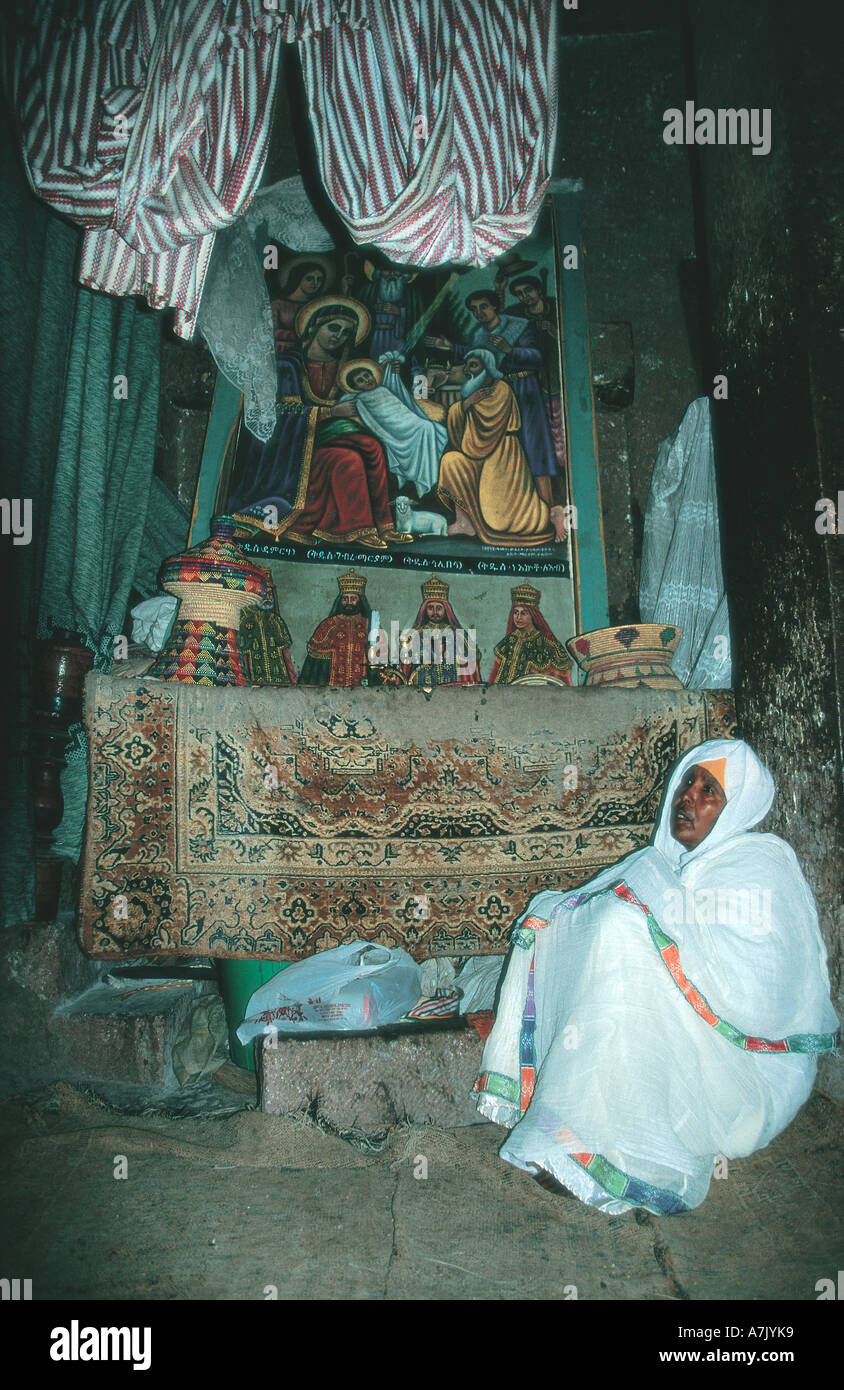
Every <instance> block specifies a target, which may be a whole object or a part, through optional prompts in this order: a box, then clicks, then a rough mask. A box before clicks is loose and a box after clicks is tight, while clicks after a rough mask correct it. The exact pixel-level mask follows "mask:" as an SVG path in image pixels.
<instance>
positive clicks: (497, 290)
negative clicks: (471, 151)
mask: <svg viewBox="0 0 844 1390" xmlns="http://www.w3.org/2000/svg"><path fill="white" fill-rule="evenodd" d="M557 243H558V235H557V229H556V226H555V208H554V203H553V200H552V199H549V200H548V201H547V203H546V205H545V207H544V209H543V211H542V213H541V215H540V218H539V220H538V223H537V226H536V230H535V232H534V234H533V235H532V236H530V237H528V238H527V239H526V240H525V241H523V242H521V243H520V244H519V247H518V249H517V250H516V251H511V252H509V253H508V254H507V255H505V256H502V257H501V258H500V260H498V261H497V262H493V263H492V264H491V265H488V266H485V267H482V268H465V267H459V268H452V267H448V266H446V267H443V268H440V269H437V270H425V271H416V270H414V269H413V268H410V267H406V266H395V265H391V264H389V263H388V262H386V261H384V260H381V261H379V260H378V259H377V253H375V252H372V253H370V252H368V251H367V250H366V249H365V248H357V247H353V246H352V245H351V244H349V245H348V246H345V247H337V249H336V251H335V252H334V253H330V252H329V253H320V254H314V255H308V254H301V253H300V254H296V255H294V254H292V253H290V252H288V251H287V250H286V249H285V248H284V247H283V246H279V245H275V246H274V247H273V248H271V249H272V250H273V252H274V254H272V255H270V256H269V257H268V256H267V255H266V250H267V248H266V247H263V248H261V249H262V252H263V253H264V255H263V260H264V264H265V265H266V264H267V262H268V261H269V262H270V265H269V268H268V269H266V271H265V275H266V279H267V288H268V291H269V296H270V303H271V308H272V317H273V333H274V342H275V352H276V369H277V400H276V411H277V420H276V427H275V430H274V432H273V434H272V436H271V437H270V439H269V440H267V441H266V442H263V441H261V440H260V439H258V438H256V437H255V436H253V435H252V434H251V433H250V432H249V431H248V430H247V429H246V426H245V424H244V423H243V421H242V418H240V417H239V418H238V421H237V423H236V425H235V427H234V428H233V429H232V430H231V431H230V432H229V435H228V442H227V447H226V450H225V458H224V459H223V463H222V468H221V469H220V473H219V481H218V486H217V490H216V497H215V510H216V511H217V512H220V513H227V514H229V515H231V516H233V517H235V518H236V521H237V535H238V540H239V542H240V543H241V544H242V545H244V546H245V548H246V549H247V550H248V552H249V553H251V554H255V555H258V556H264V557H266V558H272V557H274V558H277V559H284V560H288V561H290V560H292V561H296V562H298V561H302V562H305V563H324V564H338V563H348V562H349V561H351V562H352V563H355V562H357V563H358V564H364V565H372V564H378V565H383V566H389V567H391V568H394V569H407V568H410V569H416V570H420V569H427V570H442V571H448V572H452V573H455V574H459V573H478V574H485V573H486V574H497V575H506V576H508V577H510V576H520V575H542V574H545V575H549V576H555V577H558V578H562V579H568V580H569V581H571V576H572V556H571V544H572V536H571V533H572V529H573V525H574V524H576V509H575V508H574V507H573V506H572V496H571V482H570V469H569V459H568V451H567V440H566V404H565V384H564V371H563V354H562V353H561V333H562V323H561V303H560V293H559V288H558V278H559V275H560V274H561V270H560V267H559V255H558V252H557V249H556V248H557Z"/></svg>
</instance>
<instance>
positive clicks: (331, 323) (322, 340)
mask: <svg viewBox="0 0 844 1390" xmlns="http://www.w3.org/2000/svg"><path fill="white" fill-rule="evenodd" d="M354 331H355V325H354V324H353V323H352V321H351V319H344V318H339V317H338V318H332V319H326V321H325V323H321V324H320V326H319V328H318V329H317V331H316V333H315V334H314V340H315V341H316V342H317V343H319V345H320V347H321V348H324V349H325V351H326V352H334V351H336V349H337V348H338V347H342V346H343V344H344V343H347V342H348V341H349V339H350V338H351V336H352V334H353V333H354Z"/></svg>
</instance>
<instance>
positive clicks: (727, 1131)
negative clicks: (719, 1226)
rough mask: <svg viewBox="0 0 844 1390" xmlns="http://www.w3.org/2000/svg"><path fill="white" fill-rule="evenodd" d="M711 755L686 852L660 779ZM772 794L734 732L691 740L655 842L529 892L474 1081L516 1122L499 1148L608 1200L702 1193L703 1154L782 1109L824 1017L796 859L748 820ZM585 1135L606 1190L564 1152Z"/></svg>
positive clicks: (824, 1045) (759, 1129)
mask: <svg viewBox="0 0 844 1390" xmlns="http://www.w3.org/2000/svg"><path fill="white" fill-rule="evenodd" d="M720 758H725V759H726V767H725V779H724V780H725V782H726V786H725V792H726V794H727V805H726V807H725V809H724V810H723V811H722V813H721V815H720V816H719V818H718V820H717V821H716V823H715V825H714V827H713V829H712V830H711V831H710V833H709V835H708V836H707V837H706V839H705V840H703V841H702V842H701V844H700V845H699V846H698V847H697V848H696V849H694V850H691V851H686V850H684V849H683V848H682V846H681V845H680V844H679V843H678V842H677V841H676V840H674V838H673V836H672V835H671V826H670V818H671V806H672V800H673V796H674V793H675V791H676V789H677V786H678V784H679V782H680V780H681V778H682V777H683V775H684V773H685V772H686V771H687V770H688V768H689V767H691V766H693V765H694V764H695V763H700V762H704V761H711V760H712V759H720ZM773 795H774V786H773V779H772V778H771V775H770V773H769V772H768V771H767V770H766V769H765V768H764V767H763V766H762V764H761V763H760V762H759V760H758V758H756V756H755V754H754V753H753V752H752V751H751V749H750V748H748V747H747V745H746V744H744V743H742V742H740V741H739V740H721V739H719V740H711V741H709V742H707V743H704V744H702V745H700V746H699V747H698V748H695V749H693V750H692V751H691V752H690V753H688V754H686V755H685V757H684V758H682V759H681V760H680V762H679V763H678V764H677V766H676V768H675V769H674V772H673V774H672V776H671V778H670V779H669V782H668V785H667V787H666V791H665V796H664V798H663V804H662V808H661V811H660V816H659V820H658V824H657V829H656V832H655V834H654V839H653V844H652V845H651V846H649V847H648V848H647V849H645V850H640V851H637V852H636V853H634V854H632V855H629V856H627V858H626V859H623V860H621V861H620V862H619V863H618V864H616V865H614V866H613V867H612V868H610V869H607V870H605V871H603V872H602V873H601V874H599V875H598V876H597V877H596V878H594V879H592V880H591V881H590V882H589V883H588V884H586V885H585V886H584V888H582V889H581V890H579V892H577V893H575V894H560V893H541V894H539V895H538V897H536V898H534V899H533V901H532V902H531V904H530V907H529V909H528V912H527V914H525V917H524V918H522V919H521V922H520V924H519V928H518V929H517V931H516V933H515V939H514V947H513V952H512V955H511V959H510V962H509V964H508V969H507V973H506V976H505V982H504V986H503V988H502V994H501V999H500V1001H499V1010H498V1014H497V1017H496V1023H495V1027H494V1028H493V1031H492V1033H491V1034H490V1037H489V1039H488V1040H487V1045H486V1048H485V1051H484V1058H483V1063H482V1067H481V1077H480V1079H479V1083H478V1085H479V1093H478V1096H477V1099H478V1105H479V1108H480V1110H481V1112H482V1113H484V1114H486V1115H488V1116H489V1118H491V1119H494V1120H497V1121H498V1122H499V1123H503V1124H506V1125H508V1126H514V1128H513V1132H512V1134H511V1136H510V1137H509V1139H508V1140H507V1141H506V1143H505V1145H504V1146H503V1148H502V1150H501V1155H502V1157H503V1158H505V1159H507V1160H508V1161H509V1162H512V1163H514V1164H516V1165H517V1166H519V1167H523V1168H527V1169H535V1168H543V1169H545V1170H546V1171H548V1172H551V1173H554V1174H555V1176H556V1177H558V1179H559V1180H560V1181H561V1182H564V1183H565V1184H566V1185H567V1186H568V1187H570V1188H571V1190H572V1191H574V1192H576V1193H577V1195H578V1196H580V1197H581V1198H582V1199H583V1200H584V1201H587V1202H589V1203H590V1204H592V1205H595V1206H598V1207H600V1208H601V1209H603V1210H605V1211H608V1212H618V1211H624V1210H627V1209H629V1207H630V1206H633V1205H638V1206H645V1207H648V1209H650V1210H653V1211H672V1210H682V1209H688V1208H690V1207H694V1206H696V1205H698V1203H699V1202H701V1201H702V1200H703V1198H704V1196H705V1195H706V1192H707V1190H708V1186H709V1180H710V1177H711V1174H712V1170H713V1163H714V1160H715V1157H716V1156H717V1155H723V1156H725V1157H728V1158H732V1157H739V1156H741V1155H744V1154H748V1153H751V1152H753V1151H754V1150H755V1149H757V1148H761V1147H763V1146H764V1145H766V1144H768V1143H770V1141H771V1140H772V1139H773V1138H774V1137H775V1135H776V1134H778V1133H779V1132H780V1130H782V1129H783V1128H784V1127H785V1125H787V1124H788V1123H789V1122H790V1121H791V1119H793V1117H794V1115H795V1114H796V1112H797V1110H798V1109H799V1108H800V1106H801V1105H802V1104H803V1103H804V1102H805V1100H806V1099H807V1098H808V1096H809V1094H810V1092H811V1088H812V1084H813V1081H814V1077H815V1072H816V1067H817V1063H816V1058H815V1055H814V1054H815V1053H816V1052H817V1051H825V1050H829V1049H831V1048H832V1046H833V1045H834V1038H833V1035H834V1034H835V1033H836V1030H837V1028H838V1020H837V1018H836V1015H835V1012H834V1010H833V1008H832V1005H831V1003H830V1000H829V979H828V974H827V966H826V950H825V947H824V943H823V939H822V937H821V934H820V930H819V927H818V919H817V912H816V909H815V904H814V900H813V898H812V894H811V891H810V889H809V887H808V884H807V883H806V880H805V879H804V877H803V874H802V873H801V870H800V867H799V865H798V863H797V859H796V857H795V855H794V853H793V851H792V850H791V849H790V847H789V846H788V845H786V844H785V843H784V842H783V841H782V840H780V839H779V838H778V837H777V836H775V835H768V834H759V833H754V832H753V831H752V827H753V826H754V825H756V824H758V823H759V821H760V820H761V819H762V818H763V817H764V816H765V815H766V814H767V812H768V810H769V809H770V806H771V803H772V800H773ZM622 885H623V886H622ZM616 890H619V891H618V892H617V891H616ZM619 893H620V894H622V895H623V896H619ZM631 899H633V900H631ZM634 900H635V901H634ZM644 909H647V910H648V912H647V913H646V911H645V910H644ZM543 923H547V925H544V926H543V925H542V924H543ZM666 941H667V944H666ZM674 947H676V951H674ZM531 966H533V983H532V988H533V993H534V996H535V1014H536V1023H535V1034H534V1039H533V1044H532V1046H533V1054H534V1070H535V1077H534V1078H531V1073H530V1066H529V1065H527V1067H526V1064H525V1058H526V1056H528V1054H529V1052H530V1037H529V1034H530V1025H529V1024H527V1025H526V1022H525V1018H526V1014H529V1013H530V1012H531V1007H530V1005H529V1004H528V989H529V983H530V978H531ZM784 1042H787V1048H788V1050H778V1051H774V1052H771V1051H766V1050H761V1049H762V1048H764V1047H765V1045H768V1044H774V1043H776V1044H778V1045H779V1047H780V1049H782V1047H783V1043H784ZM755 1049H758V1050H755ZM526 1078H527V1080H526ZM531 1084H532V1085H533V1086H534V1090H533V1096H532V1099H531V1100H530V1104H529V1106H528V1108H527V1113H526V1114H524V1117H523V1118H520V1116H521V1112H522V1103H523V1101H524V1100H525V1098H526V1090H525V1087H526V1086H527V1090H528V1091H529V1090H530V1086H531ZM584 1152H586V1153H589V1154H597V1155H601V1156H602V1159H603V1160H606V1162H607V1163H608V1164H609V1165H610V1168H611V1170H612V1173H613V1178H612V1182H610V1184H609V1188H607V1187H605V1186H603V1185H602V1184H601V1183H600V1182H596V1180H595V1177H594V1173H593V1172H592V1170H591V1169H586V1168H584V1166H583V1164H582V1163H581V1162H580V1161H578V1160H574V1159H573V1158H572V1157H571V1155H572V1154H575V1153H580V1154H582V1153H584ZM593 1167H594V1165H593ZM625 1177H627V1178H628V1179H632V1182H628V1183H627V1185H626V1187H625V1181H624V1179H625ZM628 1189H629V1190H628ZM672 1204H673V1205H672Z"/></svg>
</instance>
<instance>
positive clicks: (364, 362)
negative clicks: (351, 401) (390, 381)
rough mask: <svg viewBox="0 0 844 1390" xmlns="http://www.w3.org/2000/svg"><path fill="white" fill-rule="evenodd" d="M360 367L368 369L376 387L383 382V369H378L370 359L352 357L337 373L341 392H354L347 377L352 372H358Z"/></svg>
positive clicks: (376, 364)
mask: <svg viewBox="0 0 844 1390" xmlns="http://www.w3.org/2000/svg"><path fill="white" fill-rule="evenodd" d="M361 367H369V369H370V371H371V372H372V375H373V376H374V377H375V380H376V381H377V383H378V385H379V386H380V385H381V383H382V382H383V380H384V368H383V367H379V365H378V363H377V362H373V360H372V358H371V357H353V358H352V360H351V361H350V362H344V363H343V365H342V367H341V368H340V370H339V372H338V373H337V380H338V382H339V384H340V389H341V391H353V390H354V387H353V386H350V385H349V377H350V376H351V374H352V372H356V371H358V370H359V368H361Z"/></svg>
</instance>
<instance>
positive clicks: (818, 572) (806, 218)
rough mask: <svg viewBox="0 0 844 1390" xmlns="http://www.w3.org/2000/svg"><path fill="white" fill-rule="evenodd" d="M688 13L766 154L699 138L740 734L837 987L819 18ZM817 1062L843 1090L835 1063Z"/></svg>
mask: <svg viewBox="0 0 844 1390" xmlns="http://www.w3.org/2000/svg"><path fill="white" fill-rule="evenodd" d="M692 25H693V55H694V56H693V63H694V72H695V76H696V85H697V93H696V101H697V105H698V107H699V108H700V107H709V108H713V109H717V108H718V107H743V106H746V107H749V108H752V107H759V108H768V109H770V111H771V119H772V136H773V143H772V149H771V152H770V154H768V155H753V154H752V152H751V150H750V149H749V148H747V147H741V146H732V147H730V146H726V147H723V148H703V149H701V150H700V152H699V172H700V183H699V190H700V195H701V203H700V209H701V222H702V227H703V231H704V234H705V238H706V245H707V254H708V278H709V284H710V288H711V314H712V342H711V350H712V358H711V365H712V367H713V369H714V370H718V371H722V372H724V373H726V374H727V376H728V380H729V399H728V401H725V402H723V403H722V404H721V405H719V407H718V408H717V426H718V451H717V456H718V470H719V479H720V487H721V493H722V504H723V505H722V517H723V543H724V552H725V555H724V558H725V567H726V575H727V585H728V592H729V594H730V597H731V600H732V612H733V622H734V653H733V654H734V659H735V661H736V665H737V668H738V677H737V680H736V682H735V684H736V693H737V706H738V716H739V728H740V732H742V733H743V735H744V736H745V737H746V738H747V739H748V741H749V742H750V743H751V744H752V745H753V747H754V748H756V749H757V751H758V752H759V754H760V755H761V756H762V758H763V759H764V760H765V761H766V763H767V764H768V765H769V766H770V768H771V770H772V771H773V773H774V775H775V777H776V780H777V789H778V794H777V799H776V802H775V805H774V809H773V812H772V815H771V818H770V822H769V828H770V829H772V830H773V831H775V832H776V833H779V834H782V835H783V836H784V837H785V838H786V839H787V840H788V841H789V843H790V844H791V845H792V846H793V847H794V849H795V851H796V852H797V854H798V856H799V858H800V860H801V863H802V864H803V866H804V869H805V872H806V874H807V877H808V878H809V881H810V883H811V884H812V887H813V889H814V891H815V893H816V895H817V899H818V904H819V907H820V912H821V920H822V925H823V929H824V934H825V937H826V940H827V942H828V945H829V948H830V958H831V967H832V973H833V977H834V984H835V987H836V988H837V989H838V990H839V991H840V985H841V933H842V926H844V873H842V849H841V845H842V825H843V824H844V797H843V796H842V779H841V773H842V743H841V666H840V653H841V640H842V627H841V613H842V607H841V598H842V572H844V536H828V537H824V536H822V535H820V534H819V533H818V531H817V529H816V525H815V523H816V520H817V517H818V512H817V510H816V503H817V501H818V499H819V498H821V497H835V496H836V494H837V491H838V489H839V488H844V468H842V449H841V445H842V415H844V370H842V368H844V362H842V357H844V344H842V339H841V322H842V319H841V307H842V304H841V293H842V279H841V265H842V258H843V256H844V220H842V219H843V218H844V207H842V172H844V171H842V167H841V166H842V163H844V151H842V146H841V140H840V130H841V125H842V120H844V115H842V109H841V107H842V101H841V88H840V82H839V80H838V77H837V76H836V74H835V71H834V66H833V65H834V63H835V61H836V60H835V56H834V55H835V54H836V53H838V52H839V51H840V45H839V42H838V41H837V39H836V17H835V15H834V14H833V13H832V7H830V12H829V15H828V16H827V14H826V7H825V6H812V7H811V9H810V11H809V12H808V16H807V18H806V20H804V21H802V22H801V20H800V19H799V18H797V17H796V16H795V14H794V10H793V7H792V6H790V5H787V4H784V3H779V0H775V2H774V3H772V4H770V5H766V6H764V7H760V6H744V7H739V6H736V5H734V4H732V3H729V0H694V3H693V4H692ZM836 657H837V658H838V660H837V661H836ZM836 668H837V669H836ZM839 999H840V993H839ZM841 1011H842V1010H839V1012H841ZM822 1078H823V1079H824V1082H825V1084H826V1085H827V1086H828V1087H830V1088H831V1089H834V1090H835V1091H836V1093H837V1094H838V1095H844V1078H842V1075H841V1068H840V1066H836V1065H835V1064H834V1063H830V1064H827V1065H825V1066H824V1068H823V1071H822Z"/></svg>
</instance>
